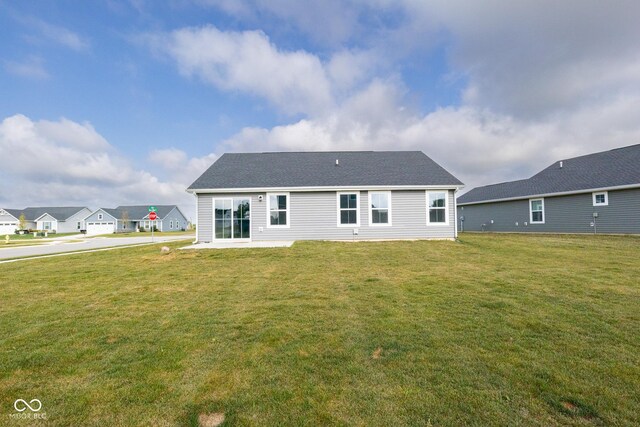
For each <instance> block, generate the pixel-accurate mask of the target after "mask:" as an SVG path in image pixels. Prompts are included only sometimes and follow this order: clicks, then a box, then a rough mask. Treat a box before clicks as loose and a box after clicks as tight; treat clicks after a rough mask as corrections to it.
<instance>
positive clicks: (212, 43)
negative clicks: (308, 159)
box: [149, 26, 333, 114]
mask: <svg viewBox="0 0 640 427" xmlns="http://www.w3.org/2000/svg"><path fill="white" fill-rule="evenodd" d="M149 40H150V41H151V44H152V46H153V47H154V48H155V49H157V50H159V51H161V52H164V53H166V54H168V55H169V56H170V57H171V58H172V59H173V60H175V61H176V63H177V65H178V67H179V69H180V72H181V73H182V74H184V75H186V76H197V77H199V78H201V79H203V80H204V81H205V82H207V83H209V84H212V85H214V86H216V87H218V88H220V89H223V90H229V91H234V90H240V91H245V92H248V93H251V94H254V95H258V96H261V97H264V98H266V99H267V100H269V101H270V102H271V103H273V104H274V105H275V106H277V107H278V108H279V109H281V110H282V111H284V112H286V113H290V114H295V113H315V114H317V113H320V112H323V111H326V110H328V109H330V108H331V107H332V106H333V99H332V93H331V84H330V81H329V78H328V77H327V74H326V72H325V70H324V68H323V65H322V63H321V62H320V60H319V59H318V57H316V56H314V55H311V54H309V53H307V52H304V51H293V52H287V51H281V50H278V49H277V48H276V46H275V45H273V44H272V43H271V42H270V40H269V38H268V37H267V36H266V35H265V34H264V33H263V32H260V31H244V32H224V31H220V30H218V29H217V28H215V27H212V26H206V27H201V28H184V29H180V30H176V31H173V32H171V33H169V34H161V35H155V36H151V37H150V38H149Z"/></svg>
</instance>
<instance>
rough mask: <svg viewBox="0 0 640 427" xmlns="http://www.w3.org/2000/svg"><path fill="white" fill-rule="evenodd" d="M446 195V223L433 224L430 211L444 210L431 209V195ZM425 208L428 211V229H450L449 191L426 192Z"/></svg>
mask: <svg viewBox="0 0 640 427" xmlns="http://www.w3.org/2000/svg"><path fill="white" fill-rule="evenodd" d="M434 193H444V222H431V218H430V215H429V210H430V209H442V208H431V207H429V194H434ZM424 194H425V207H426V209H427V227H448V226H449V190H445V189H441V190H439V191H436V190H432V191H425V193H424Z"/></svg>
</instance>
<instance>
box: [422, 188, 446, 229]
mask: <svg viewBox="0 0 640 427" xmlns="http://www.w3.org/2000/svg"><path fill="white" fill-rule="evenodd" d="M447 205H448V204H447V192H446V191H427V225H448V224H449V215H448V213H449V212H448V210H449V207H448V206H447Z"/></svg>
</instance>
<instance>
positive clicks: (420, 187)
mask: <svg viewBox="0 0 640 427" xmlns="http://www.w3.org/2000/svg"><path fill="white" fill-rule="evenodd" d="M463 187H464V186H463V185H362V186H321V187H320V186H319V187H245V188H196V189H187V190H186V191H187V193H191V194H204V193H236V194H237V193H265V192H269V193H287V192H291V193H294V192H301V191H305V192H307V191H331V192H333V191H341V192H347V191H348V190H354V191H376V190H379V191H385V190H429V189H447V190H456V189H460V188H463Z"/></svg>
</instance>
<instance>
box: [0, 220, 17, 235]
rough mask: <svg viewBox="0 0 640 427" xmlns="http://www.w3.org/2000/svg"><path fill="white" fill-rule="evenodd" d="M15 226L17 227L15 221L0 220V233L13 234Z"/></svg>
mask: <svg viewBox="0 0 640 427" xmlns="http://www.w3.org/2000/svg"><path fill="white" fill-rule="evenodd" d="M16 228H18V223H16V222H0V235H2V236H4V235H5V234H13V233H14V232H15V231H16Z"/></svg>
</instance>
